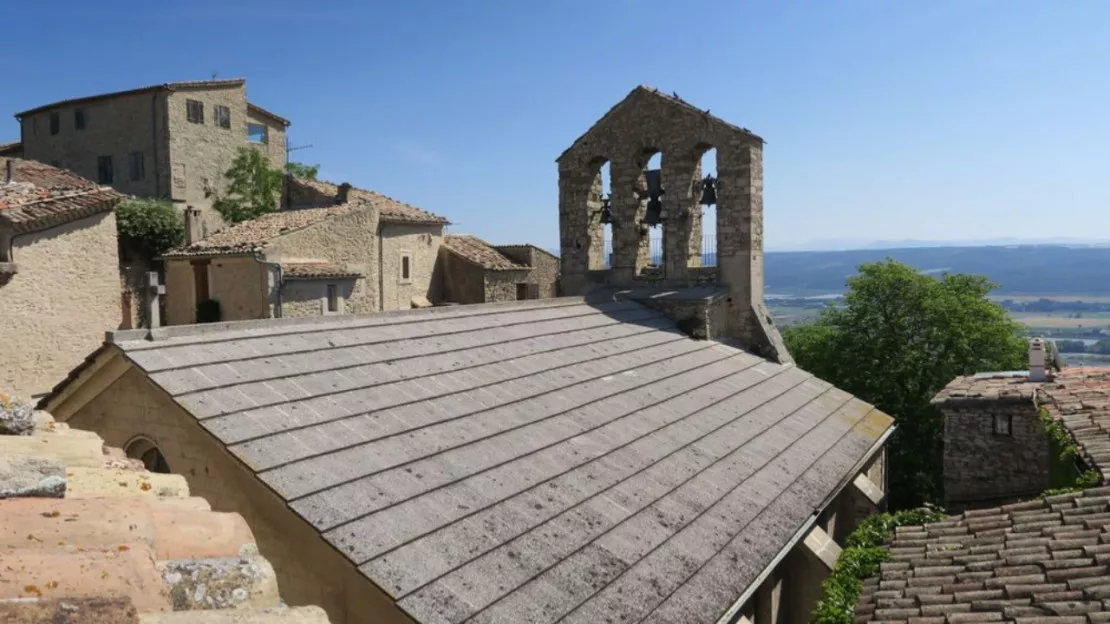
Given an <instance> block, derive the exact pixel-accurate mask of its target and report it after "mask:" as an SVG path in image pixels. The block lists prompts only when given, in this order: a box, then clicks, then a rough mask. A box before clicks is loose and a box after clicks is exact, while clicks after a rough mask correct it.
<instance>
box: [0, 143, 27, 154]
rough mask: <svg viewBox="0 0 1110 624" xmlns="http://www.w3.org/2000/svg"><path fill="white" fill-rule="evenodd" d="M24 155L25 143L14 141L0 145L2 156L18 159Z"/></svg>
mask: <svg viewBox="0 0 1110 624" xmlns="http://www.w3.org/2000/svg"><path fill="white" fill-rule="evenodd" d="M22 153H23V143H22V142H20V141H12V142H11V143H0V156H15V157H18V156H19V155H20V154H22Z"/></svg>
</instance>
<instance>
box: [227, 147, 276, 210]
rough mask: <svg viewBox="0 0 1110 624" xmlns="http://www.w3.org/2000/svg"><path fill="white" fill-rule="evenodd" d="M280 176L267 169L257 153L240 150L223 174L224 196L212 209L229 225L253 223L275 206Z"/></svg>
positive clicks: (261, 157) (243, 148) (269, 167)
mask: <svg viewBox="0 0 1110 624" xmlns="http://www.w3.org/2000/svg"><path fill="white" fill-rule="evenodd" d="M283 175H284V174H283V173H282V172H281V170H280V169H275V168H273V167H271V166H270V161H269V159H267V158H266V156H264V155H263V154H262V152H261V151H259V150H256V149H252V148H249V147H240V148H239V153H238V154H236V156H235V160H233V161H231V167H230V168H229V169H228V170H227V172H226V173H225V174H224V177H225V178H227V180H228V185H227V193H226V194H225V195H224V196H223V197H217V198H216V200H215V201H214V202H213V204H212V205H213V207H215V208H216V210H217V211H218V212H219V213H220V214H221V215H223V217H224V218H225V219H227V220H228V221H230V222H232V223H238V222H240V221H246V220H247V219H253V218H255V217H258V216H260V215H263V214H266V213H267V212H273V211H274V210H276V209H277V206H278V196H279V194H280V192H281V183H282V179H283Z"/></svg>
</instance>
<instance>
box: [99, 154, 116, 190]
mask: <svg viewBox="0 0 1110 624" xmlns="http://www.w3.org/2000/svg"><path fill="white" fill-rule="evenodd" d="M96 181H97V182H99V183H100V184H111V183H112V157H111V156H99V157H97V159H96Z"/></svg>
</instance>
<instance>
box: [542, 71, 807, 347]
mask: <svg viewBox="0 0 1110 624" xmlns="http://www.w3.org/2000/svg"><path fill="white" fill-rule="evenodd" d="M713 148H716V150H717V172H718V178H719V180H720V184H719V186H718V188H717V224H716V228H717V264H718V268H717V273H716V275H717V282H716V283H717V284H719V285H721V286H724V287H726V288H728V289H729V290H730V297H729V301H730V310H729V314H728V317H727V319H726V322H727V325H726V329H725V333H726V335H728V336H730V337H734V338H736V339H738V340H739V341H740V343H741V344H742V345H743V346H744V347H745V348H747V349H749V350H751V351H753V352H756V353H759V354H761V355H763V356H764V357H767V358H769V359H772V360H775V361H779V362H789V361H791V360H790V356H789V353H787V351H786V347H785V345H784V344H783V342H782V338H781V337H780V336H779V334H778V330H777V329H775V327H774V325H773V324H772V323H771V322H770V314H769V313H768V311H767V308H766V306H765V305H764V302H763V141H762V139H760V138H759V137H757V136H755V135H754V134H751V133H750V132H747V131H745V130H743V129H741V128H738V127H736V126H733V125H730V124H728V123H725V122H724V121H722V120H720V119H717V118H715V117H712V116H710V115H708V114H706V113H705V112H703V111H701V110H698V109H697V108H694V107H693V106H690V105H689V104H687V103H685V102H683V101H682V100H679V99H677V98H674V97H671V96H667V95H663V94H661V93H659V92H658V91H656V90H654V89H649V88H645V87H638V88H636V89H634V90H633V91H632V93H630V94H629V96H628V97H627V98H625V99H624V100H623V101H622V102H621V103H619V104H617V106H615V107H614V108H613V109H612V110H611V111H610V112H609V113H608V114H606V115H605V116H604V117H603V118H602V119H601V120H600V121H598V123H597V124H595V125H594V126H593V127H592V128H591V129H590V130H589V131H588V132H587V133H586V134H585V135H583V136H582V137H581V138H580V139H579V140H578V141H576V142H575V143H574V144H573V145H572V146H571V147H570V148H569V149H568V150H567V151H566V152H565V153H564V154H563V155H562V156H560V158H559V161H558V163H559V230H560V245H561V253H560V256H561V261H562V271H561V280H562V284H563V287H564V291H563V292H564V294H568V295H579V294H586V293H587V292H588V291H589V290H591V288H593V287H594V282H593V280H592V279H591V275H590V273H591V272H593V271H598V270H600V269H602V268H603V267H604V259H603V258H602V257H601V255H602V253H603V250H602V245H601V240H602V234H601V232H602V227H603V226H602V224H601V222H600V211H601V199H600V191H601V179H600V170H601V166H602V165H603V164H604V163H605V162H606V161H608V162H609V164H610V175H611V178H612V180H611V184H610V188H611V191H612V193H611V194H612V211H613V216H614V219H615V223H614V224H613V226H612V227H613V263H612V268H611V269H609V270H608V271H607V272H605V284H604V285H605V286H607V287H616V288H631V287H635V286H637V285H638V284H637V278H638V277H640V276H642V275H644V273H645V269H648V262H647V254H646V252H645V250H646V246H647V241H648V236H649V234H648V232H647V230H646V226H645V224H644V223H643V218H644V214H645V209H646V204H647V201H646V199H641V197H640V196H638V195H637V189H641V190H642V189H645V188H646V186H645V184H644V166H645V165H646V164H647V162H648V159H649V157H650V156H651V155H652V154H654V153H656V152H661V153H662V180H663V186H664V188H665V189H666V194H665V195H664V196H663V207H664V211H665V212H666V215H667V216H666V220H665V222H664V224H663V251H664V258H663V261H662V263H661V267H660V269H659V270H658V271H655V272H653V273H654V274H653V275H651V276H650V277H651V281H652V282H654V284H655V285H657V286H662V287H669V288H673V287H685V286H690V285H692V284H693V283H694V281H693V279H694V274H695V273H696V272H697V271H698V270H699V269H698V267H700V266H701V256H700V251H697V250H698V249H699V248H700V243H701V240H700V239H701V220H700V214H701V208H700V206H699V205H698V203H697V202H698V199H699V198H700V190H698V189H696V188H695V187H694V183H695V182H696V181H697V180H699V179H700V177H701V170H700V159H701V157H702V155H703V154H705V152H707V151H708V150H710V149H713ZM649 272H650V271H649Z"/></svg>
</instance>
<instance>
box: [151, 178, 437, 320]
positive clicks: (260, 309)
mask: <svg viewBox="0 0 1110 624" xmlns="http://www.w3.org/2000/svg"><path fill="white" fill-rule="evenodd" d="M287 204H288V207H287V208H285V209H284V210H279V211H277V212H272V213H269V214H265V215H262V216H260V217H258V218H256V219H251V220H249V221H244V222H241V223H237V224H235V225H232V226H230V227H227V228H225V229H223V230H221V231H219V232H217V233H215V234H212V235H210V236H208V237H205V238H198V236H197V234H196V232H197V231H199V230H200V229H201V227H200V224H199V222H198V218H197V215H196V212H195V211H192V210H189V211H187V214H186V232H187V237H189V240H190V241H192V242H190V243H188V244H187V245H185V246H183V247H181V248H178V249H174V250H171V251H169V252H167V253H166V254H165V255H164V257H163V260H164V262H165V274H166V277H165V286H166V322H167V323H168V324H170V325H182V324H189V323H194V322H196V320H197V306H198V304H200V303H201V302H203V301H207V300H213V301H217V302H219V307H220V312H221V320H225V321H236V320H245V319H262V318H273V317H283V316H319V315H329V314H360V313H368V312H378V311H381V310H383V309H389V310H393V309H407V308H411V307H414V306H417V305H420V304H421V302H427V301H439V299H440V295H439V284H440V282H439V279H438V276H437V275H436V274H435V257H436V252H437V251H438V249H439V241H440V240H441V239H442V236H443V227H444V226H445V225H446V223H447V222H446V220H445V219H443V218H442V217H438V216H436V215H433V214H431V213H429V212H426V211H423V210H420V209H418V208H415V207H412V206H408V205H406V204H402V203H400V202H397V201H394V200H392V199H390V198H388V197H385V196H383V195H379V194H377V193H373V192H370V191H364V190H362V189H354V188H352V187H349V186H346V185H339V186H337V185H333V184H329V183H326V182H316V181H309V180H298V179H290V180H289V183H288V200H287Z"/></svg>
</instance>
